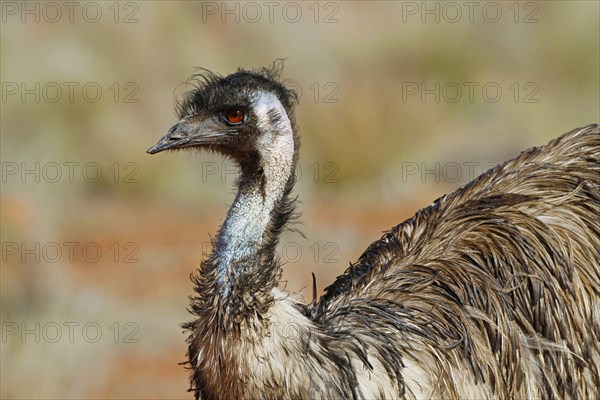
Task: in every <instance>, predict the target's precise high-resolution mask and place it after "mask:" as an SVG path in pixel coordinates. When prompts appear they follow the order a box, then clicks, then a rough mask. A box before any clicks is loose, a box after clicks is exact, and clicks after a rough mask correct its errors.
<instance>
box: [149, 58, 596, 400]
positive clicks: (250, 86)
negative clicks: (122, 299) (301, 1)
mask: <svg viewBox="0 0 600 400" xmlns="http://www.w3.org/2000/svg"><path fill="white" fill-rule="evenodd" d="M278 73H279V70H278V68H276V67H273V68H272V69H266V68H265V69H261V70H259V71H244V70H239V71H238V72H236V73H235V74H232V75H229V76H226V77H223V76H220V75H216V74H213V73H210V72H205V73H203V74H202V75H200V82H199V84H198V86H197V88H196V89H195V90H193V91H191V92H190V93H188V94H187V95H186V97H185V98H184V100H183V102H182V103H181V104H180V105H179V107H178V112H179V117H180V121H179V122H178V123H177V124H176V125H175V126H174V127H173V128H171V130H170V131H169V132H168V133H167V134H166V135H165V137H163V138H162V139H161V140H160V141H159V143H158V144H157V145H156V146H154V147H153V148H151V149H150V150H149V152H150V153H155V152H159V151H162V150H166V149H177V148H181V147H196V148H205V149H209V150H213V151H217V152H219V153H221V154H223V155H225V156H227V157H231V158H232V159H234V160H235V161H236V162H237V163H238V165H239V167H240V171H241V176H240V180H239V189H238V193H237V196H236V199H235V201H234V203H233V205H232V206H231V209H230V211H229V213H228V215H227V218H226V220H225V222H224V223H223V226H222V227H221V229H220V230H219V233H218V235H217V237H216V238H215V239H214V243H213V244H214V246H213V248H214V251H213V253H212V254H211V255H210V256H209V257H208V258H207V259H206V260H205V261H203V262H202V264H201V266H200V268H199V270H198V271H197V273H196V274H195V275H194V276H193V282H194V286H195V292H196V294H195V296H194V297H192V298H191V310H190V311H191V312H192V314H193V315H194V316H195V320H194V321H192V322H189V323H187V324H185V325H184V327H185V329H186V330H188V331H189V332H190V336H189V338H188V342H189V351H188V363H189V366H190V369H191V384H192V389H191V390H193V391H194V392H195V395H196V398H202V399H220V398H249V399H258V398H269V399H280V398H289V399H307V398H311V399H312V398H324V399H331V398H353V399H371V398H406V399H412V398H419V399H420V398H444V399H465V398H478V399H486V398H489V399H492V398H523V399H525V398H527V399H531V398H561V399H563V398H573V399H591V398H598V397H599V396H600V389H599V388H600V128H599V127H598V126H597V125H590V126H587V127H585V128H580V129H575V130H573V131H571V132H569V133H567V134H564V135H563V136H561V137H559V138H557V139H555V140H553V141H551V142H550V143H548V144H547V145H545V146H543V147H537V148H533V149H529V150H527V151H525V152H523V153H522V154H521V155H519V156H518V157H517V158H515V159H513V160H511V161H508V162H506V163H505V164H503V165H501V166H498V167H496V168H493V169H491V170H489V171H487V172H486V173H484V174H483V175H481V176H479V177H478V178H476V179H475V180H474V181H472V182H471V183H469V184H467V185H466V186H464V187H462V188H460V189H458V190H457V191H455V192H453V193H450V194H448V195H446V196H444V197H442V198H440V199H438V200H436V201H435V202H434V203H433V204H432V205H430V206H429V207H427V208H424V209H422V210H420V211H419V212H417V213H416V215H415V216H414V217H412V218H411V219H408V220H407V221H405V222H403V223H401V224H399V225H397V226H395V227H394V228H392V229H391V230H390V231H388V232H387V233H385V234H384V235H383V237H382V238H380V239H379V240H377V241H375V242H374V243H372V244H371V245H370V246H369V248H368V249H367V250H366V251H365V252H364V253H363V255H362V256H361V257H360V258H359V260H358V261H357V262H356V263H354V264H352V265H351V266H350V267H349V268H348V270H347V271H346V272H345V273H344V274H343V275H341V276H339V277H338V278H337V279H336V281H335V282H334V283H333V284H332V285H331V286H329V287H328V288H327V289H326V293H325V294H324V295H323V296H322V297H321V298H320V299H319V300H318V301H315V302H313V303H311V304H304V303H302V302H301V301H300V300H299V299H297V298H295V297H294V296H293V295H292V294H290V293H286V292H284V291H283V290H280V289H279V288H278V287H277V285H278V282H279V277H280V274H281V267H280V264H279V263H278V261H277V259H276V256H275V248H276V246H277V242H278V238H279V235H280V234H281V232H282V230H283V229H284V228H285V226H286V224H287V223H288V222H289V220H290V218H291V217H292V216H293V206H294V199H293V198H291V195H290V193H291V191H292V188H293V185H294V168H295V165H296V161H297V157H298V148H299V140H298V136H297V135H296V131H295V122H294V113H293V109H294V106H295V103H296V96H295V93H294V92H293V91H291V90H289V89H288V88H286V87H285V85H284V84H283V83H281V82H280V81H279V79H278ZM240 116H241V117H240ZM240 121H241V122H240Z"/></svg>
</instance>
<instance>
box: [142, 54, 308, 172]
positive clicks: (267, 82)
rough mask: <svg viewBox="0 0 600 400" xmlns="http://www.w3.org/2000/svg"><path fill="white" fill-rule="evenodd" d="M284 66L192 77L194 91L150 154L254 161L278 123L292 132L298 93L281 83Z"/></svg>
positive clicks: (206, 72) (202, 73)
mask: <svg viewBox="0 0 600 400" xmlns="http://www.w3.org/2000/svg"><path fill="white" fill-rule="evenodd" d="M282 69H283V61H282V60H277V61H275V62H274V63H273V65H272V66H271V67H264V68H260V69H258V70H245V69H242V68H239V69H238V70H237V72H235V73H233V74H231V75H228V76H222V75H219V74H216V73H214V72H211V71H209V70H206V69H201V71H200V72H198V73H196V74H194V75H192V76H191V77H190V78H189V79H188V83H190V84H192V85H193V86H194V89H192V90H190V91H189V92H187V93H185V94H184V95H183V96H182V98H181V99H180V100H179V101H177V102H176V106H175V109H176V110H175V111H176V114H177V117H178V118H179V121H178V122H177V123H176V124H175V125H174V126H173V127H172V128H171V129H170V130H169V131H168V132H167V133H166V134H165V135H164V137H163V138H162V139H161V140H160V141H159V142H158V143H157V144H156V145H155V146H153V147H152V148H150V149H149V150H148V152H149V153H151V154H154V153H158V152H160V151H163V150H174V149H179V148H190V147H193V148H207V149H210V150H214V151H217V152H219V153H221V154H223V155H226V156H231V157H232V158H234V159H236V160H237V161H239V162H240V164H242V163H243V162H244V160H246V159H248V158H252V159H253V160H255V159H256V155H257V152H258V151H259V149H258V140H259V138H260V137H261V136H264V135H267V134H269V132H274V131H277V127H278V125H279V123H280V122H281V119H282V118H284V119H285V118H287V119H289V121H290V125H291V126H292V128H293V127H294V107H295V105H296V104H297V100H298V95H297V93H296V92H295V91H294V90H293V89H291V88H290V87H288V86H286V84H285V83H284V82H283V81H281V80H280V73H281V71H282Z"/></svg>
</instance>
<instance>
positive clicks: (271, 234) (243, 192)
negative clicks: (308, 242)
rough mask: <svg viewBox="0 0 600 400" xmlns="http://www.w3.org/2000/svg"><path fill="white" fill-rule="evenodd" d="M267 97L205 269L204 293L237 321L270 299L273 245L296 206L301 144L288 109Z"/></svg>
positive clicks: (276, 273) (274, 278) (275, 276)
mask: <svg viewBox="0 0 600 400" xmlns="http://www.w3.org/2000/svg"><path fill="white" fill-rule="evenodd" d="M267 100H268V101H265V99H264V98H261V99H260V102H259V104H260V105H262V106H263V107H262V108H261V107H259V108H258V110H257V114H258V115H259V120H260V124H259V125H260V127H261V130H262V131H263V133H262V134H261V136H260V139H258V142H257V143H256V148H257V152H256V155H255V156H254V157H250V159H251V161H248V160H245V161H244V162H240V167H241V177H240V180H239V188H238V193H237V195H236V198H235V201H234V202H233V204H232V206H231V208H230V210H229V212H228V214H227V218H226V219H225V222H224V223H223V225H222V227H221V229H220V230H219V233H218V236H217V238H216V240H215V246H214V251H213V254H212V255H211V257H210V258H209V260H208V261H207V262H206V263H205V264H206V265H203V268H202V269H201V274H202V275H204V278H206V283H207V284H208V286H210V290H209V292H210V293H204V294H205V295H206V296H216V297H217V298H218V301H217V302H215V299H214V298H213V299H212V301H211V303H212V304H213V306H216V307H220V308H222V309H223V310H224V311H225V312H223V313H222V314H223V315H225V316H226V317H228V318H229V317H233V319H234V320H239V318H244V317H249V316H252V315H256V314H257V313H258V314H261V313H264V312H266V311H267V310H268V307H269V305H270V304H271V303H272V295H271V291H272V289H273V288H274V287H275V286H276V285H277V281H278V277H279V273H280V268H279V266H278V265H277V263H276V262H275V247H276V245H277V241H278V237H279V234H280V233H281V231H282V229H283V227H284V225H285V224H286V222H287V220H288V218H289V216H290V214H291V213H292V208H293V201H292V200H291V199H290V197H289V194H290V191H291V189H292V187H293V184H294V172H295V171H294V168H295V164H296V150H297V148H296V147H297V143H296V140H295V138H294V133H293V128H292V123H291V121H290V119H289V118H288V116H287V114H286V113H285V110H284V108H283V107H282V106H281V104H280V103H279V101H278V100H276V99H273V98H271V97H268V98H267ZM267 106H268V107H267ZM261 115H262V117H261ZM204 289H207V288H206V287H205V288H204ZM217 303H218V304H217Z"/></svg>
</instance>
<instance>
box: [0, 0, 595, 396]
mask: <svg viewBox="0 0 600 400" xmlns="http://www.w3.org/2000/svg"><path fill="white" fill-rule="evenodd" d="M0 4H1V7H2V16H1V18H2V21H1V64H0V67H1V79H0V80H1V83H2V102H1V104H0V105H1V115H0V117H1V125H0V128H1V158H2V182H1V184H2V187H1V197H0V199H1V218H2V225H1V236H2V237H1V242H2V266H1V296H2V298H1V308H0V311H1V320H2V341H1V343H0V345H1V376H0V378H1V382H0V387H1V393H0V394H1V397H2V398H5V399H38V398H39V399H83V398H86V399H109V398H110V399H184V398H190V395H189V393H186V389H187V388H188V383H187V372H186V371H185V370H184V368H183V367H182V366H180V365H178V362H180V361H183V360H184V359H185V352H186V345H185V343H184V339H185V335H184V334H183V333H182V330H181V328H180V327H179V324H180V323H182V322H184V321H188V320H189V319H190V315H189V314H188V313H187V311H186V307H187V305H188V299H187V296H188V295H189V294H191V293H192V285H191V282H190V280H189V274H190V273H191V272H192V271H193V270H194V269H195V268H197V266H198V264H199V262H200V260H201V259H202V254H203V252H206V251H210V245H209V240H210V236H209V235H210V234H214V233H215V232H216V230H217V229H218V227H219V225H220V223H221V222H222V220H223V218H224V216H225V213H226V211H227V206H228V204H230V202H231V201H232V199H233V193H234V188H233V185H234V183H235V179H236V171H235V166H234V165H232V164H231V163H228V162H223V160H222V159H221V158H219V157H216V156H213V155H209V154H195V153H192V152H182V153H179V154H174V153H168V154H159V155H155V156H149V155H147V154H146V153H145V151H146V149H147V148H148V147H150V146H151V145H153V144H154V143H155V142H156V141H157V140H158V139H159V138H160V137H161V136H162V134H163V133H164V132H165V131H166V130H167V129H168V128H169V127H170V126H171V124H172V123H173V122H174V121H175V117H174V113H173V99H174V96H178V95H181V94H182V93H184V92H185V91H186V90H187V89H188V88H186V86H185V85H184V84H183V82H185V80H186V78H187V77H188V76H189V75H190V74H191V73H193V68H194V67H196V66H201V67H205V68H208V69H210V70H213V71H216V72H219V73H222V74H228V73H231V72H233V71H234V70H235V69H236V68H238V67H239V66H243V67H246V68H257V67H260V66H265V65H269V64H271V63H272V62H273V61H274V60H275V59H276V58H281V57H283V58H286V59H287V60H286V63H285V70H284V72H283V77H284V78H285V79H287V80H288V84H290V85H292V86H293V87H295V88H296V90H298V91H299V92H300V93H301V102H300V105H299V107H298V108H297V122H298V126H299V128H300V134H301V137H302V149H301V157H300V165H299V170H298V174H299V183H298V185H297V187H296V192H297V194H299V198H300V201H301V203H300V204H299V208H300V210H301V211H302V212H303V218H302V225H299V226H298V228H300V229H301V230H302V231H303V232H304V233H305V235H306V237H307V238H306V239H303V238H302V237H301V236H300V235H298V234H290V233H288V234H286V235H285V237H284V239H283V240H282V243H281V246H280V248H279V255H280V257H281V258H282V260H283V261H284V262H285V266H284V274H283V278H284V280H285V282H282V286H285V287H287V289H288V290H290V291H294V292H299V293H300V294H301V295H302V296H304V298H305V299H306V301H307V302H308V301H311V300H312V289H311V272H314V273H315V275H316V277H317V287H318V291H319V293H322V291H323V289H324V288H325V287H326V286H327V285H328V284H329V283H331V282H332V280H333V279H334V277H335V276H337V275H338V274H340V273H341V272H343V271H344V270H345V268H346V267H347V266H348V262H350V261H353V260H356V259H357V258H358V257H359V256H360V254H361V252H362V251H363V250H364V249H366V247H367V246H368V244H369V243H371V242H372V241H374V240H376V239H378V238H379V237H380V236H381V234H382V232H383V231H385V230H388V229H390V228H391V227H393V226H394V225H396V224H398V223H400V222H402V221H403V220H404V219H406V218H408V217H410V216H411V215H412V214H414V213H415V212H416V211H417V210H418V209H420V208H422V207H425V206H427V205H429V204H430V203H431V202H432V201H433V200H435V199H436V198H437V197H439V196H441V195H443V194H444V193H446V192H449V191H452V190H455V189H457V188H459V187H460V186H461V185H463V184H465V183H466V182H468V181H469V180H471V179H472V178H474V177H475V176H476V175H478V174H480V173H482V172H483V171H485V170H487V169H488V168H490V167H492V166H494V165H495V163H498V162H502V161H504V160H506V159H509V158H512V157H514V156H516V155H517V154H518V153H519V152H520V151H521V150H523V149H525V148H528V147H531V146H535V145H542V144H544V143H546V142H548V141H549V140H550V139H552V138H554V137H556V136H558V135H560V134H562V133H564V132H567V131H569V130H571V129H573V128H576V127H580V126H583V125H586V124H589V123H594V122H598V120H599V119H600V118H599V117H600V115H599V114H600V111H599V110H600V104H599V98H600V87H599V85H600V84H599V71H600V50H599V48H600V43H599V37H600V31H599V29H600V28H599V17H600V15H599V12H600V10H599V4H600V3H598V2H594V1H552V2H515V1H508V2H503V1H496V2H478V1H475V2H435V1H427V2H420V1H419V2H411V1H406V2H390V1H381V2H377V1H352V2H334V1H326V2H278V1H273V2H260V1H259V2H227V3H223V2H204V3H201V2H192V1H184V2H171V1H169V2H167V1H151V2H142V1H125V2H104V1H97V2H79V1H75V2H36V1H32V2H20V1H19V2H11V1H4V2H2V3H0Z"/></svg>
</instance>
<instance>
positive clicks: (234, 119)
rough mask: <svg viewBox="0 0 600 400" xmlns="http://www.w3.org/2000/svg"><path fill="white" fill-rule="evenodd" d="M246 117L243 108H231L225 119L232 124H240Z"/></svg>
mask: <svg viewBox="0 0 600 400" xmlns="http://www.w3.org/2000/svg"><path fill="white" fill-rule="evenodd" d="M244 119H246V114H245V113H244V112H243V111H242V110H229V111H227V112H226V113H225V120H226V121H227V122H228V123H230V124H232V125H239V124H241V123H242V122H244Z"/></svg>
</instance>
